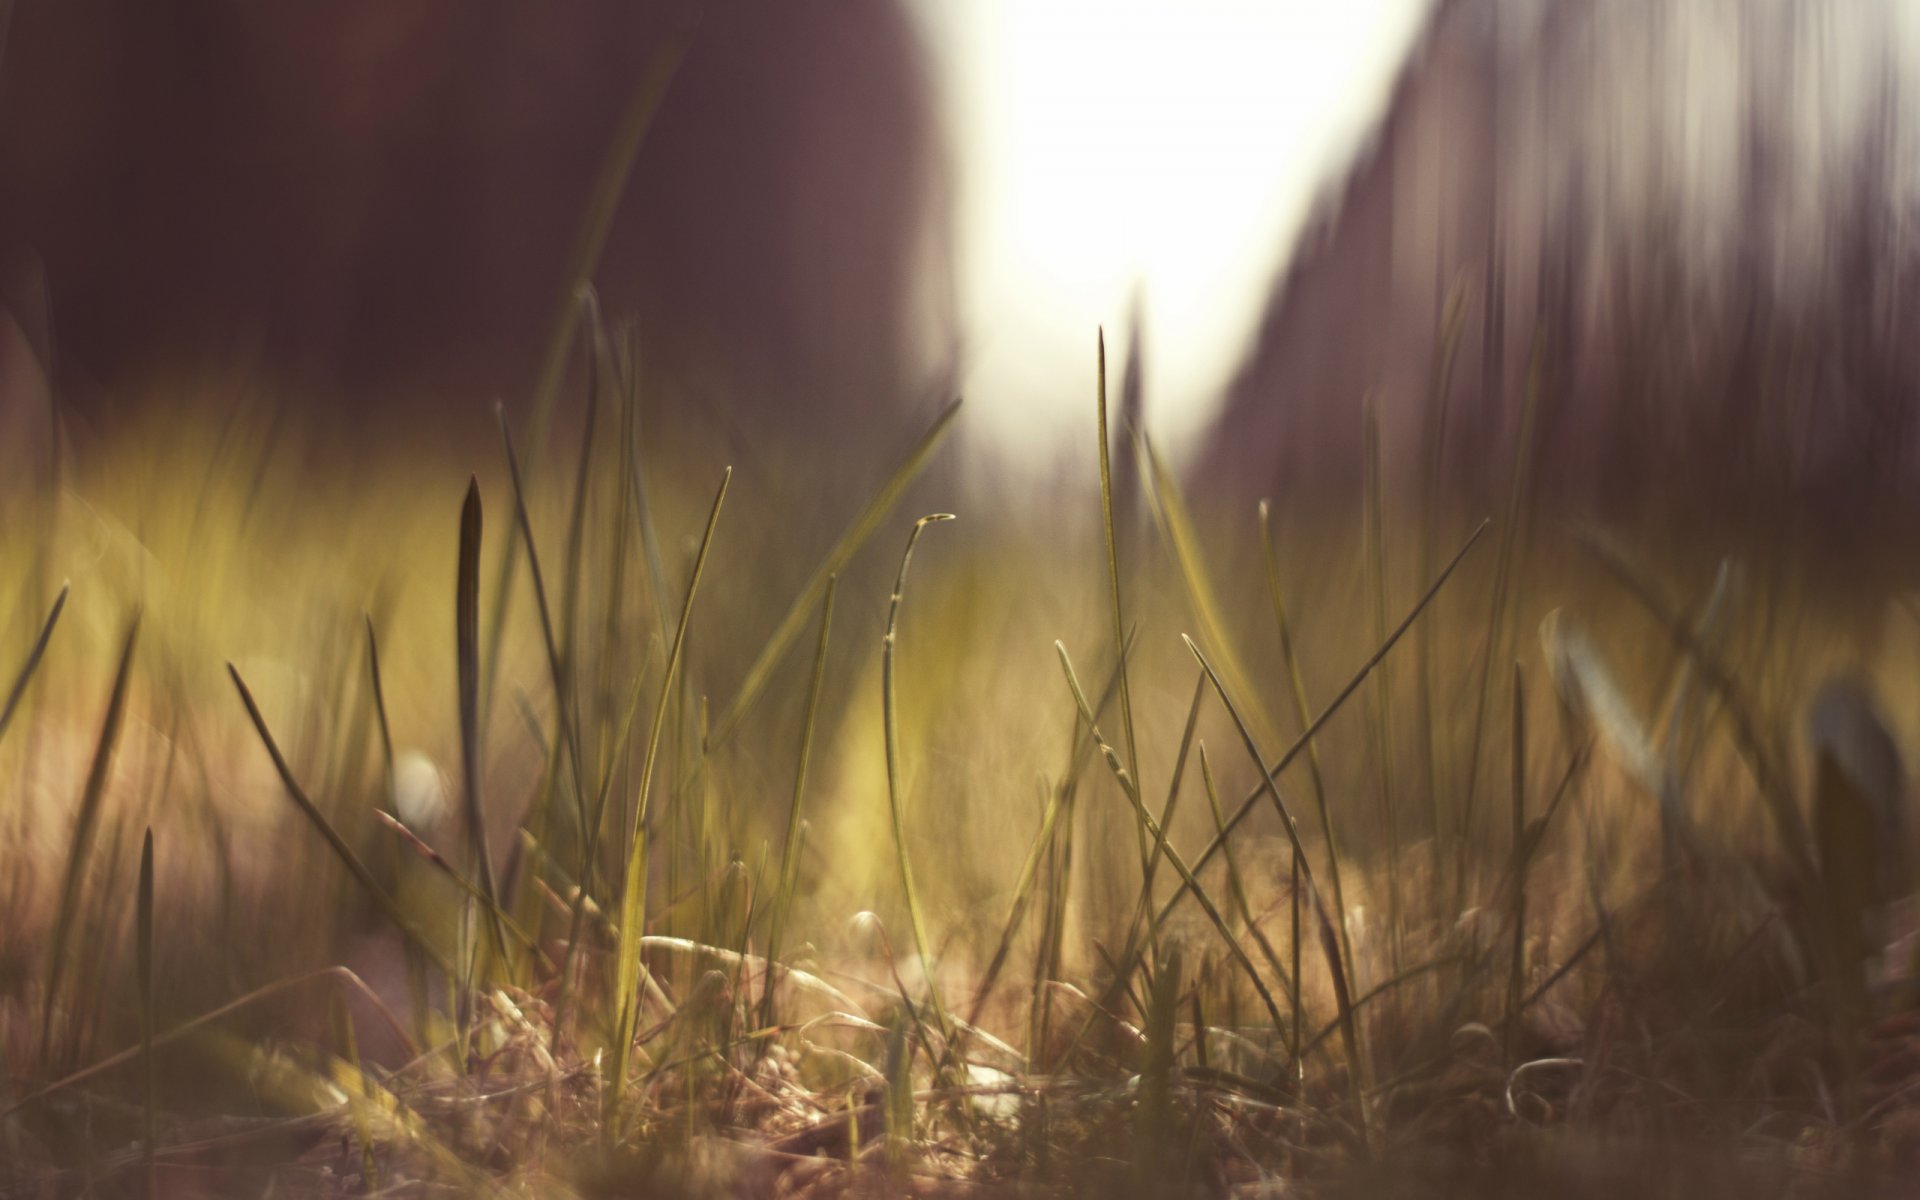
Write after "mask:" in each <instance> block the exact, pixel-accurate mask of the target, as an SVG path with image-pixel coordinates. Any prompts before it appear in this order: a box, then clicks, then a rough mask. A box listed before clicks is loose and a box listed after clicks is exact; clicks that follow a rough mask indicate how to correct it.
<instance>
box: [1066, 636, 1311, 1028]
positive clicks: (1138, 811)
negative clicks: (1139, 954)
mask: <svg viewBox="0 0 1920 1200" xmlns="http://www.w3.org/2000/svg"><path fill="white" fill-rule="evenodd" d="M1053 649H1054V652H1055V653H1056V654H1058V655H1059V657H1060V669H1061V670H1062V671H1064V672H1065V673H1066V676H1067V687H1068V688H1069V689H1070V690H1071V691H1072V692H1073V701H1074V703H1075V704H1077V705H1079V706H1080V717H1081V719H1082V720H1084V721H1085V722H1086V723H1087V727H1088V729H1089V730H1090V731H1091V732H1092V735H1093V740H1094V744H1095V745H1096V746H1098V747H1099V749H1100V754H1101V756H1102V757H1103V758H1105V759H1106V760H1107V768H1108V770H1110V771H1112V772H1113V777H1114V779H1115V780H1117V781H1118V782H1119V784H1120V790H1121V791H1122V792H1123V793H1125V795H1126V798H1127V801H1128V803H1130V804H1132V805H1133V815H1134V819H1135V820H1137V821H1139V822H1140V824H1141V826H1142V827H1144V828H1145V829H1146V831H1147V836H1149V837H1150V838H1152V839H1153V842H1154V844H1155V845H1157V846H1161V847H1163V848H1164V849H1165V851H1166V855H1167V861H1168V862H1169V863H1171V864H1172V865H1173V869H1174V872H1175V874H1177V875H1179V876H1180V881H1181V882H1182V883H1183V884H1184V885H1185V886H1186V889H1187V890H1188V891H1189V892H1192V893H1193V898H1194V902H1195V903H1197V904H1199V906H1200V911H1202V912H1204V913H1205V914H1206V915H1207V920H1209V921H1211V922H1212V923H1213V928H1214V931H1215V932H1216V933H1218V934H1219V935H1220V940H1221V942H1223V943H1224V944H1225V945H1226V948H1227V953H1229V954H1231V955H1232V956H1233V960H1234V962H1235V963H1236V964H1238V965H1239V967H1240V969H1241V970H1243V971H1245V972H1246V973H1247V978H1248V980H1249V981H1251V982H1252V984H1253V990H1254V991H1255V992H1256V993H1258V994H1259V996H1260V1002H1261V1003H1262V1004H1264V1005H1266V1008H1267V1013H1268V1015H1269V1016H1271V1017H1272V1018H1273V1025H1274V1028H1276V1029H1278V1028H1281V1027H1283V1026H1284V1025H1285V1024H1286V1022H1285V1021H1284V1020H1282V1019H1281V1016H1280V1006H1279V1005H1278V1004H1276V1003H1274V999H1273V993H1272V992H1270V991H1268V990H1267V985H1266V982H1265V981H1264V980H1262V979H1261V978H1260V971H1259V968H1257V967H1255V966H1254V965H1253V960H1252V959H1250V958H1248V957H1247V952H1246V951H1245V950H1243V949H1242V948H1241V947H1240V940H1239V939H1238V938H1236V937H1234V936H1233V931H1232V930H1231V929H1229V928H1227V922H1226V918H1224V917H1222V916H1221V915H1220V910H1219V908H1218V907H1217V906H1215V904H1214V902H1213V898H1212V897H1211V896H1209V895H1207V891H1206V889H1205V888H1203V887H1201V886H1200V881H1199V880H1198V879H1196V878H1194V874H1193V870H1192V869H1191V868H1190V867H1188V866H1187V863H1186V860H1184V859H1182V858H1181V857H1180V852H1179V851H1177V850H1175V849H1174V848H1173V844H1172V843H1171V842H1169V841H1167V840H1166V831H1165V830H1163V829H1162V828H1161V827H1160V823H1159V822H1158V821H1155V820H1154V819H1153V814H1152V813H1150V812H1148V811H1147V806H1146V804H1145V803H1144V802H1142V801H1141V799H1140V789H1139V787H1138V786H1137V785H1136V784H1135V783H1134V781H1133V776H1131V775H1129V774H1128V773H1127V768H1126V766H1125V765H1124V764H1123V763H1121V761H1120V756H1119V755H1118V754H1117V753H1115V752H1114V749H1113V746H1112V745H1111V744H1110V743H1108V741H1107V740H1106V739H1105V738H1104V737H1101V736H1100V727H1099V724H1098V722H1096V721H1095V720H1094V715H1093V709H1092V708H1090V707H1089V706H1088V705H1087V695H1086V693H1085V692H1084V691H1082V690H1081V687H1080V677H1079V675H1077V674H1076V673H1075V672H1074V669H1073V659H1072V658H1070V657H1069V656H1068V654H1067V648H1066V646H1065V645H1064V644H1063V643H1061V642H1055V643H1054V644H1053ZM1116 966H1117V965H1116ZM1117 973H1118V971H1117V970H1116V974H1117Z"/></svg>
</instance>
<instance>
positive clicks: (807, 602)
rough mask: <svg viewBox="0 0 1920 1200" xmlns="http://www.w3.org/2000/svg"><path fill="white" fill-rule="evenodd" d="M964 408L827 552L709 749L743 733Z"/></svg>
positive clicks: (945, 417)
mask: <svg viewBox="0 0 1920 1200" xmlns="http://www.w3.org/2000/svg"><path fill="white" fill-rule="evenodd" d="M960 403H961V402H960V401H959V400H957V399H956V400H955V401H954V402H953V403H951V404H949V405H947V407H946V409H945V410H944V411H942V412H941V414H940V416H939V417H938V418H937V419H935V421H934V423H933V425H932V427H931V428H929V429H928V430H927V432H926V433H925V434H923V435H922V436H921V438H920V440H919V441H918V442H917V443H915V444H914V447H913V449H912V450H910V451H909V452H908V453H907V456H906V457H905V458H904V459H903V460H901V462H900V465H899V466H898V467H896V468H895V469H894V472H893V474H892V475H891V476H890V477H888V479H887V482H886V483H885V484H884V485H882V487H881V488H880V490H879V491H878V492H875V493H874V495H873V498H872V499H870V500H868V501H867V504H866V507H865V508H863V509H861V510H860V513H859V515H857V516H856V517H854V519H853V522H852V523H851V524H849V525H848V526H847V528H846V531H845V532H844V533H842V534H841V535H840V540H838V541H837V542H835V543H834V544H833V548H832V549H831V550H829V551H827V555H826V557H825V558H824V559H822V560H821V562H820V565H819V566H818V567H816V568H814V572H813V575H812V577H811V578H809V579H808V580H807V582H806V583H805V585H803V586H802V587H801V589H800V594H799V595H797V596H795V597H794V600H793V604H792V605H791V606H789V607H788V609H787V612H786V615H785V616H783V617H781V618H780V624H779V625H777V626H775V627H774V631H773V634H772V636H770V637H768V638H767V642H766V645H764V646H763V647H761V649H760V654H759V656H758V657H757V658H755V659H754V660H753V665H752V666H750V667H748V668H747V674H746V677H745V678H744V679H743V680H741V683H740V690H739V691H738V692H736V693H735V694H734V697H733V700H732V701H731V702H730V703H728V705H727V707H726V708H724V709H722V710H721V711H720V715H719V717H718V718H716V719H715V721H714V723H713V733H712V736H711V746H710V749H713V750H718V749H719V748H720V747H722V746H724V745H726V744H727V741H728V739H729V738H731V737H732V736H733V734H734V733H735V732H736V731H737V730H738V729H739V726H740V722H741V720H742V719H743V718H744V717H745V716H746V715H747V712H748V710H750V709H751V708H752V707H753V705H754V703H755V702H756V701H758V700H759V699H760V695H761V693H762V692H764V691H765V690H766V686H767V683H768V681H769V680H771V678H772V676H773V669H774V668H775V667H777V666H779V665H780V662H781V660H782V659H783V658H784V657H785V656H786V653H787V650H788V649H789V648H790V647H791V646H792V645H793V642H794V639H796V638H797V637H799V636H800V630H801V629H802V628H803V627H804V626H805V625H806V620H807V614H809V613H811V612H812V611H813V610H814V607H815V606H816V605H818V604H819V603H820V596H821V594H822V593H823V592H825V591H826V587H827V580H828V579H829V578H830V577H832V576H834V575H837V574H839V573H840V572H841V571H842V570H843V569H845V567H846V565H847V561H848V560H849V559H851V558H852V557H853V555H854V552H855V551H856V550H858V549H859V548H860V547H861V546H862V545H864V544H865V543H866V541H867V538H868V537H870V536H872V534H873V531H874V530H875V529H876V528H878V527H879V525H880V522H881V520H882V519H883V518H885V517H886V515H887V513H888V512H890V511H891V510H892V509H893V506H894V503H895V502H896V501H898V500H899V499H900V495H901V493H903V492H905V491H906V490H907V485H908V484H910V483H912V482H913V480H914V478H915V477H916V476H918V475H919V474H920V471H921V469H922V468H924V467H925V466H926V464H927V460H928V458H930V457H931V456H932V455H933V452H934V450H936V449H937V448H938V447H939V445H940V443H941V441H942V440H943V439H944V438H945V437H946V435H947V431H948V430H949V429H951V428H952V426H953V420H954V418H955V417H956V416H958V415H959V413H960Z"/></svg>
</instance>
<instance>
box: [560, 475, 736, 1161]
mask: <svg viewBox="0 0 1920 1200" xmlns="http://www.w3.org/2000/svg"><path fill="white" fill-rule="evenodd" d="M732 481H733V468H732V467H728V468H727V469H726V470H725V471H724V472H722V473H721V476H720V488H719V490H718V491H716V492H715V493H714V496H713V508H712V510H711V511H709V512H708V514H707V527H706V531H705V532H704V533H703V534H701V536H700V550H699V553H698V554H697V555H696V556H695V557H694V560H693V572H692V574H691V575H690V576H689V577H688V579H687V598H686V601H685V602H684V603H683V604H681V606H680V624H679V627H678V628H677V629H675V630H674V634H673V648H672V649H671V650H669V651H668V652H667V667H666V675H665V676H664V677H663V678H662V679H661V680H660V699H659V702H658V703H657V704H655V705H654V710H653V723H652V726H651V728H649V729H648V731H647V752H646V757H645V758H644V759H643V760H642V762H641V767H640V786H639V791H638V794H637V797H636V800H635V808H634V819H633V841H632V844H631V846H630V847H629V849H628V853H627V866H626V872H625V890H624V891H623V892H622V893H621V896H620V940H619V943H618V945H617V946H616V947H615V949H614V971H613V986H614V995H613V1000H614V1006H613V1007H614V1012H615V1014H616V1016H615V1021H614V1031H615V1032H614V1042H613V1053H612V1056H611V1058H612V1061H611V1064H610V1068H609V1074H608V1075H607V1077H606V1079H605V1080H604V1082H603V1084H602V1086H603V1087H604V1088H605V1099H604V1101H603V1108H602V1114H603V1115H602V1128H601V1135H602V1137H603V1138H604V1139H605V1140H606V1141H607V1143H608V1144H610V1145H611V1144H614V1143H617V1142H618V1141H619V1140H620V1129H621V1115H622V1107H623V1105H624V1104H625V1101H626V1087H627V1066H628V1063H629V1062H630V1061H631V1060H632V1054H633V1035H634V1026H635V1023H636V1021H637V1019H638V1017H639V1013H640V994H639V993H640V939H641V937H642V935H644V934H645V933H646V924H647V919H646V917H647V851H648V836H647V816H648V812H647V802H648V799H649V797H650V796H651V793H652V787H653V769H654V765H655V763H656V762H657V761H658V759H659V754H660V734H661V731H662V730H664V729H665V728H666V723H667V707H668V701H669V700H671V699H672V697H673V684H674V680H675V678H676V677H677V676H678V675H679V673H680V656H681V652H682V651H683V650H684V649H685V647H686V644H687V626H688V624H689V623H690V622H691V621H692V618H693V601H694V597H695V596H696V595H697V594H698V593H699V590H700V576H701V575H702V574H703V573H704V572H705V571H706V567H707V552H708V551H709V550H711V549H712V548H713V533H714V530H715V529H716V528H718V526H719V524H720V509H721V506H722V505H724V504H725V503H726V499H727V485H728V484H729V483H731V482H732ZM584 895H585V892H584V890H583V891H582V896H583V897H584Z"/></svg>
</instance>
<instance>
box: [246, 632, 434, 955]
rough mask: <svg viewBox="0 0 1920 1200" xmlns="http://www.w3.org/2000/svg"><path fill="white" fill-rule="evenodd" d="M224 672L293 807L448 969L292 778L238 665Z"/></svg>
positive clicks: (390, 915) (399, 925)
mask: <svg viewBox="0 0 1920 1200" xmlns="http://www.w3.org/2000/svg"><path fill="white" fill-rule="evenodd" d="M227 676H228V677H229V678H230V679H232V680H233V686H234V689H235V690H236V691H238V692H239V693H240V702H241V703H242V704H244V705H245V706H246V709H247V716H248V718H249V719H250V720H251V721H252V722H253V730H254V733H255V734H257V735H258V736H259V738H260V744H261V745H262V746H264V747H266V751H267V756H268V757H269V758H271V759H272V760H273V769H274V771H275V773H277V774H278V775H279V776H280V784H281V786H282V787H284V788H285V789H286V792H287V796H288V797H289V798H290V799H292V801H293V803H294V807H296V808H298V809H299V810H300V813H301V815H302V816H304V817H306V818H307V821H308V823H310V824H311V825H312V826H313V827H314V829H315V830H317V831H318V832H319V834H320V836H321V837H322V838H324V839H325V840H326V843H327V846H328V847H329V848H330V849H331V850H332V851H333V853H334V855H335V856H336V857H338V858H339V859H340V862H341V864H342V865H343V866H345V867H346V868H347V872H348V873H349V874H350V875H352V876H353V878H354V882H356V883H358V884H359V885H360V887H361V890H362V891H364V892H366V893H367V897H368V899H370V900H372V901H373V903H374V905H375V906H376V907H377V908H379V910H380V911H381V913H383V914H384V915H385V916H386V918H387V919H388V920H389V921H392V922H393V925H394V928H396V929H398V930H399V931H400V932H401V933H402V934H404V935H405V936H406V937H407V939H408V940H409V941H411V942H413V944H414V945H415V946H417V947H419V948H420V951H421V952H422V953H423V954H425V955H426V956H427V958H428V959H429V961H431V962H432V963H433V965H434V966H436V967H438V968H440V969H441V970H442V971H445V972H449V973H451V972H452V970H453V963H452V961H451V960H450V959H448V958H447V956H446V955H445V954H443V953H441V952H440V948H439V947H438V946H435V945H434V944H433V942H432V941H431V940H429V939H428V938H427V937H426V935H425V934H423V933H421V932H420V930H419V929H418V928H416V927H415V926H414V924H413V922H412V921H410V920H408V919H407V915H406V913H404V912H402V911H401V910H400V906H399V905H398V904H396V903H394V900H393V897H391V896H389V895H387V893H386V890H385V889H384V888H382V887H381V886H380V883H379V881H378V880H376V879H375V878H374V877H373V872H372V871H370V870H368V869H367V864H366V863H364V862H362V861H360V856H359V855H358V854H355V853H354V852H353V847H351V846H349V845H347V841H346V839H345V838H343V837H341V836H340V832H339V830H337V829H335V828H334V827H333V823H332V822H330V821H328V820H327V817H326V814H325V813H323V812H321V811H320V808H319V806H318V805H316V804H314V802H313V800H312V798H311V797H309V796H308V795H307V793H306V789H305V788H302V787H301V786H300V781H299V780H298V779H296V778H294V775H293V768H292V767H291V766H289V765H288V764H287V759H286V756H285V755H283V754H282V753H281V752H280V744H279V743H278V742H276V741H274V738H273V731H272V730H270V729H269V728H268V727H267V719H266V717H264V716H262V715H261V713H260V706H259V704H258V703H256V702H255V700H254V698H253V692H252V690H251V689H249V688H248V687H247V681H246V680H244V679H242V678H241V677H240V670H239V668H237V667H235V666H234V665H233V664H232V663H228V664H227Z"/></svg>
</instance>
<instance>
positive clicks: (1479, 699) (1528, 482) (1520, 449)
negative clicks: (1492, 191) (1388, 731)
mask: <svg viewBox="0 0 1920 1200" xmlns="http://www.w3.org/2000/svg"><path fill="white" fill-rule="evenodd" d="M1545 353H1546V349H1545V340H1544V338H1536V339H1535V340H1534V346H1533V360H1532V363H1531V365H1530V366H1529V367H1528V370H1527V390H1526V396H1525V398H1524V399H1523V400H1522V402H1521V407H1520V433H1519V436H1518V438H1517V439H1516V440H1515V442H1514V446H1513V465H1512V467H1511V470H1510V474H1509V478H1508V485H1507V511H1506V516H1505V518H1504V519H1503V520H1502V522H1501V525H1500V551H1499V554H1498V555H1497V556H1496V558H1495V566H1494V572H1493V600H1492V611H1491V612H1489V613H1488V614H1487V652H1486V654H1485V655H1484V656H1483V657H1482V658H1481V661H1480V684H1479V686H1478V688H1476V689H1475V694H1474V695H1475V698H1474V708H1473V735H1472V738H1471V739H1470V740H1469V741H1468V743H1467V784H1466V788H1465V790H1464V791H1462V792H1461V795H1460V820H1459V828H1458V831H1457V836H1458V837H1459V838H1460V842H1461V845H1462V846H1463V847H1464V846H1465V845H1466V844H1467V843H1468V840H1469V839H1470V838H1471V837H1472V833H1473V809H1474V800H1475V795H1476V793H1477V792H1478V791H1479V789H1480V757H1481V755H1480V750H1481V742H1482V739H1483V734H1484V733H1485V728H1486V719H1487V704H1488V693H1489V690H1490V689H1491V688H1492V687H1493V664H1494V661H1495V660H1496V659H1497V658H1499V657H1500V648H1501V645H1502V643H1503V640H1504V639H1505V637H1506V623H1507V610H1508V608H1509V607H1510V606H1511V605H1512V604H1513V603H1514V597H1513V595H1512V592H1513V580H1514V560H1515V557H1516V555H1517V554H1518V553H1519V552H1520V550H1521V549H1522V546H1523V542H1524V539H1523V537H1522V529H1521V524H1522V522H1523V520H1524V519H1525V515H1526V514H1525V509H1524V507H1523V502H1524V501H1525V499H1526V496H1527V492H1528V490H1529V489H1530V488H1531V486H1532V483H1533V429H1534V423H1535V419H1536V417H1537V415H1538V412H1539V408H1540V388H1541V373H1542V370H1543V365H1542V364H1543V359H1544V357H1545ZM1465 876H1466V867H1465V864H1464V863H1462V864H1461V866H1460V880H1461V881H1462V883H1464V879H1465Z"/></svg>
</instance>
